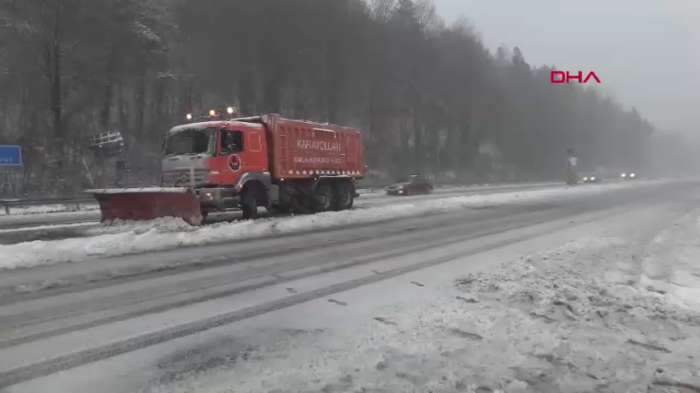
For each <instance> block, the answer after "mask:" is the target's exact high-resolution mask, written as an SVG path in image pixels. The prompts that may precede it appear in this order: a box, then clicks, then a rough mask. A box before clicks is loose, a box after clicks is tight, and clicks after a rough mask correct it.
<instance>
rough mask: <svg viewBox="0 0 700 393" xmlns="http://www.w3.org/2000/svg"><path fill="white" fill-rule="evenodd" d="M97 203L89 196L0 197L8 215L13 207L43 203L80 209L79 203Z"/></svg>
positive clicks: (1, 204) (40, 204)
mask: <svg viewBox="0 0 700 393" xmlns="http://www.w3.org/2000/svg"><path fill="white" fill-rule="evenodd" d="M95 203H97V202H96V201H95V199H94V198H91V197H62V198H37V199H0V207H3V208H4V209H5V214H6V215H8V216H9V215H10V209H11V208H13V207H25V206H43V205H67V206H74V207H75V209H76V210H80V205H85V204H95Z"/></svg>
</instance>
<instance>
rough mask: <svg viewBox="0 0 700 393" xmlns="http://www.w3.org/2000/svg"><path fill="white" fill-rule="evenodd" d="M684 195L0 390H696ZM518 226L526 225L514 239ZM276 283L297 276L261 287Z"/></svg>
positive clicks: (557, 226) (696, 272) (498, 238)
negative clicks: (55, 388) (681, 201)
mask: <svg viewBox="0 0 700 393" xmlns="http://www.w3.org/2000/svg"><path fill="white" fill-rule="evenodd" d="M601 190H602V189H601ZM542 197H543V196H542V194H540V195H539V198H542ZM520 198H523V196H521V197H520ZM533 198H534V196H533ZM696 201H697V197H696V198H695V200H689V201H685V202H684V203H677V201H675V202H674V201H670V200H669V201H667V202H663V203H657V204H653V205H651V204H650V205H647V206H646V208H643V209H639V208H629V209H624V207H622V208H620V209H615V210H613V211H602V212H600V211H599V212H593V213H585V214H581V215H578V216H574V217H566V218H563V219H561V220H557V221H552V222H546V223H542V224H537V225H531V226H527V227H525V228H522V229H515V230H512V231H506V232H507V233H506V232H503V233H499V234H496V235H492V236H490V237H488V238H483V239H475V240H473V241H471V243H470V242H465V243H461V244H455V245H451V246H449V247H445V248H431V249H429V250H426V251H425V252H418V253H416V254H415V255H411V256H410V259H412V260H420V259H421V258H426V259H427V258H430V257H433V258H434V257H436V255H434V254H443V253H444V254H445V255H455V254H454V253H455V251H459V250H463V251H464V256H463V257H453V259H450V260H449V261H448V262H445V263H442V264H439V265H435V266H432V267H429V268H424V269H421V270H418V271H414V272H411V273H407V274H403V275H400V276H396V277H394V278H391V279H387V280H383V281H379V282H375V283H373V284H370V285H364V286H361V287H358V288H355V289H351V290H348V291H344V292H339V293H335V294H333V295H330V296H324V297H322V298H320V299H317V300H313V301H309V302H305V303H301V304H297V305H295V306H292V307H289V308H286V309H283V310H278V311H275V312H269V313H265V314H263V315H259V316H256V317H251V318H249V319H245V320H243V321H240V322H238V323H236V324H233V325H227V326H222V327H218V328H216V329H213V330H212V331H208V332H203V333H200V334H195V335H192V336H188V337H186V338H184V339H180V340H179V341H178V340H175V341H177V342H166V343H163V344H159V345H158V346H153V347H149V348H145V349H141V350H137V351H133V352H130V353H128V354H126V355H122V356H117V357H113V358H109V359H107V360H104V361H102V362H100V363H91V364H88V365H85V366H81V367H79V368H78V369H74V370H70V371H67V372H62V373H57V374H54V375H50V376H48V377H44V378H41V379H38V380H34V381H30V382H27V383H25V384H22V385H18V386H15V387H12V388H10V389H8V392H11V393H24V392H39V391H51V389H53V388H54V387H61V389H63V390H61V391H71V392H73V393H82V392H91V391H92V390H91V389H94V386H98V385H99V386H100V390H101V391H104V392H110V393H111V392H144V393H156V392H158V393H160V392H163V393H164V392H168V393H180V392H182V393H184V392H204V393H225V392H236V393H239V392H273V393H292V392H318V393H339V392H348V393H350V392H352V393H355V392H421V393H422V392H426V393H427V392H432V393H443V392H444V393H447V392H474V393H486V392H493V393H495V392H505V393H511V392H546V393H549V392H551V393H559V392H652V393H671V392H680V393H692V392H698V391H700V355H699V354H698V348H700V298H699V297H698V288H700V281H699V280H698V278H700V209H698V207H697V205H696V204H695V202H696ZM524 234H535V235H534V236H535V237H534V238H528V239H527V240H522V241H519V242H515V243H513V242H512V241H513V239H517V238H519V237H520V236H522V235H524ZM508 239H510V242H508ZM503 241H506V242H505V243H504V244H506V245H504V246H497V245H498V244H500V242H503ZM466 243H470V244H466ZM487 244H491V245H493V246H491V247H485V248H484V251H481V252H476V253H473V252H469V251H468V250H476V249H479V248H480V247H484V245H487ZM448 248H449V249H448ZM428 254H433V255H430V256H429V255H428ZM406 258H407V256H401V257H400V259H406ZM401 262H402V261H398V260H395V261H392V260H391V259H386V260H384V261H382V262H381V264H382V265H383V266H382V267H383V268H382V267H377V266H373V267H372V269H379V270H380V271H385V270H386V269H389V268H390V267H391V266H393V265H395V266H401ZM403 262H404V263H405V260H404V261H403ZM365 269H368V268H367V267H365ZM353 273H354V272H345V271H341V272H336V273H335V274H336V275H349V274H353ZM323 278H324V277H317V278H315V279H314V281H313V282H314V283H315V285H320V284H319V283H318V281H319V280H321V279H323ZM306 282H307V284H308V283H309V282H311V281H309V280H306ZM325 285H330V284H328V283H326V284H325ZM285 287H287V289H288V290H289V289H295V291H300V292H303V291H305V290H310V289H309V288H308V287H305V286H304V284H302V283H285V284H283V286H281V288H271V289H270V290H269V291H266V292H264V293H265V294H268V296H269V294H270V293H275V296H282V295H280V293H279V292H280V289H281V290H284V288H285ZM273 290H274V291H273ZM295 293H296V292H295ZM260 295H261V294H258V293H255V294H250V297H247V298H246V296H237V297H230V298H225V299H219V300H220V302H219V303H218V305H219V307H226V309H228V308H231V307H234V305H235V304H236V302H238V301H240V302H242V303H245V302H248V301H251V300H250V299H253V298H257V297H258V296H260ZM241 298H246V299H241ZM236 299H237V300H236ZM224 304H225V305H227V306H223V305H224ZM212 306H213V304H210V305H208V306H206V307H212ZM202 308H205V306H202ZM220 312H223V311H220ZM181 314H182V312H180V314H179V315H181ZM173 315H175V314H173ZM165 319H167V318H165ZM162 323H163V324H164V325H165V324H167V323H170V321H168V320H163V321H162ZM59 390H60V389H59Z"/></svg>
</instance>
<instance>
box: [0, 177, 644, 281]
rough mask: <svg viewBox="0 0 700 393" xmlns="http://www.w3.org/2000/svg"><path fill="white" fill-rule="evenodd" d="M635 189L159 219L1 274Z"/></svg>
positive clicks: (52, 250) (30, 254)
mask: <svg viewBox="0 0 700 393" xmlns="http://www.w3.org/2000/svg"><path fill="white" fill-rule="evenodd" d="M637 184H645V183H637ZM636 186H638V185H634V184H631V183H627V184H610V185H601V186H583V187H574V188H558V189H546V190H536V191H521V192H511V193H499V194H490V195H471V196H461V197H450V198H443V199H431V200H426V201H419V202H415V203H406V204H396V205H390V206H381V207H376V208H369V209H362V210H350V211H343V212H329V213H322V214H314V215H306V216H297V217H287V218H278V219H261V220H256V221H248V222H238V223H232V224H229V223H219V224H215V225H211V226H206V227H202V228H194V227H190V226H188V225H186V224H185V223H184V222H182V221H181V220H177V219H161V220H159V221H156V222H151V223H141V222H140V223H125V224H121V225H118V226H117V227H116V228H107V229H104V228H103V229H104V230H105V231H108V232H109V231H120V230H122V232H120V233H108V234H103V235H99V236H94V237H90V238H79V239H64V240H57V241H34V242H28V243H19V244H13V245H6V246H0V269H3V268H4V269H12V268H18V267H31V266H36V265H47V264H53V263H58V262H70V261H82V260H87V259H90V258H95V257H105V256H114V255H123V254H130V253H139V252H146V251H157V250H166V249H172V248H176V247H182V246H196V245H204V244H211V243H218V242H224V241H231V240H241V239H249V238H255V237H262V236H273V235H279V234H285V233H300V232H303V231H309V230H320V229H327V228H333V227H340V226H346V225H352V224H363V223H371V222H379V221H385V220H391V219H399V218H404V217H411V216H417V215H421V214H428V213H441V212H450V211H456V210H461V209H464V208H476V207H484V206H498V205H503V204H507V203H511V202H516V201H517V202H528V201H537V200H543V199H545V200H546V199H548V198H554V197H557V198H561V197H564V196H567V195H573V196H583V195H592V194H599V193H603V192H608V191H614V190H620V189H624V188H630V187H636Z"/></svg>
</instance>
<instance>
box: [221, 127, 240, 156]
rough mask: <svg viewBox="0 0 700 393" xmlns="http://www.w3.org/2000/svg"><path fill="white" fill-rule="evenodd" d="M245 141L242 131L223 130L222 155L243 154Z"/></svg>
mask: <svg viewBox="0 0 700 393" xmlns="http://www.w3.org/2000/svg"><path fill="white" fill-rule="evenodd" d="M243 140H244V139H243V132H242V131H228V130H221V155H222V156H225V155H228V154H234V153H241V152H243V151H244V150H245V146H243Z"/></svg>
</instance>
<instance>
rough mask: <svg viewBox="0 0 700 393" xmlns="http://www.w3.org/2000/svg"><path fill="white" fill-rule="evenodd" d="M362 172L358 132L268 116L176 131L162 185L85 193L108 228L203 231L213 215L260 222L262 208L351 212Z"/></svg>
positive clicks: (170, 136) (168, 141)
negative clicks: (174, 220)
mask: <svg viewBox="0 0 700 393" xmlns="http://www.w3.org/2000/svg"><path fill="white" fill-rule="evenodd" d="M189 117H190V116H188V118H189ZM364 167H365V166H364V162H363V149H362V133H361V131H360V130H356V129H352V128H347V127H341V126H337V125H330V124H319V123H312V122H307V121H301V120H290V119H284V118H282V117H280V116H279V115H277V114H267V115H262V116H256V117H245V118H234V119H230V120H211V121H204V122H198V123H189V124H184V125H180V126H177V127H174V128H172V129H171V130H170V131H169V132H168V133H167V135H166V139H165V150H164V157H163V159H162V179H161V182H162V184H161V186H160V187H151V188H125V189H102V190H87V191H86V192H88V193H91V194H93V196H94V197H95V199H96V200H97V202H98V203H99V204H100V209H101V211H102V221H103V222H104V221H112V220H115V219H120V220H152V219H155V218H157V217H179V218H182V219H183V220H185V221H186V222H188V223H190V224H191V225H200V224H201V223H202V222H203V220H204V219H206V216H207V214H209V213H211V212H218V211H228V210H234V209H240V210H241V211H242V213H243V218H244V219H253V218H256V217H257V214H258V207H265V208H266V209H267V210H268V211H270V210H271V211H278V212H309V213H313V212H324V211H340V210H348V209H350V208H352V205H353V202H354V198H355V180H357V179H361V178H362V177H363V171H364Z"/></svg>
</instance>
